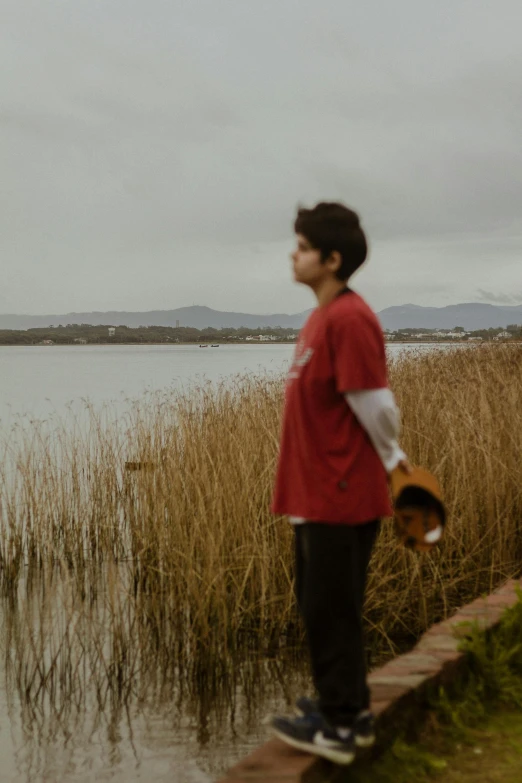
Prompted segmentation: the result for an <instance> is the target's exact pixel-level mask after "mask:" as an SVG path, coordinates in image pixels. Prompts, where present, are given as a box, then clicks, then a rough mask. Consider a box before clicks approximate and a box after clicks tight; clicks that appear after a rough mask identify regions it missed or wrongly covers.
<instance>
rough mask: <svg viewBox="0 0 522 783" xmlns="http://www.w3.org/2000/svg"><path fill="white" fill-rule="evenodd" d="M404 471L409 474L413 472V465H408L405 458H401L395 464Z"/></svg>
mask: <svg viewBox="0 0 522 783" xmlns="http://www.w3.org/2000/svg"><path fill="white" fill-rule="evenodd" d="M397 467H398V468H400V469H401V470H402V471H403V472H404V473H406V474H407V475H408V476H410V475H411V474H412V473H413V467H412V466H411V465H410V463H409V462H408V460H407V459H401V461H400V462H399V463H398V465H397Z"/></svg>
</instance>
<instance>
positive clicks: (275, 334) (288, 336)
mask: <svg viewBox="0 0 522 783" xmlns="http://www.w3.org/2000/svg"><path fill="white" fill-rule="evenodd" d="M109 329H111V332H112V330H114V332H113V333H112V334H110V333H109ZM453 331H458V332H461V333H462V339H464V340H467V339H469V338H470V337H472V338H473V337H475V338H477V337H480V338H482V339H483V340H493V339H494V338H495V337H497V335H499V334H500V333H501V332H506V333H509V335H510V336H511V337H512V338H514V339H518V340H520V339H522V326H520V325H518V324H510V325H508V326H507V327H496V328H493V327H492V328H490V329H477V330H475V331H467V332H465V331H464V329H463V328H462V327H455V329H454V330H453ZM259 336H263V337H265V338H270V339H272V340H275V341H278V342H293V341H294V340H295V338H296V330H295V329H285V328H282V327H275V328H274V327H270V328H269V327H258V328H257V329H249V328H246V327H243V328H239V329H232V328H222V329H214V328H213V327H210V326H209V327H206V328H205V329H195V328H193V327H190V326H178V327H174V326H139V327H137V328H133V327H130V326H116V327H113V326H111V325H109V324H107V325H106V326H105V325H103V326H92V325H91V324H66V325H65V326H63V325H62V324H60V325H58V326H47V327H38V328H33V329H26V330H21V329H0V345H39V344H41V343H45V341H52V342H53V343H54V344H56V345H73V344H75V343H77V342H82V341H86V342H87V343H92V344H100V345H101V344H110V343H119V344H129V343H130V344H146V343H151V344H152V343H167V344H169V343H171V344H176V343H209V342H210V343H212V342H214V343H227V342H240V341H243V340H246V339H247V338H251V339H252V338H259ZM393 339H394V340H395V341H404V342H417V341H419V342H429V341H430V340H440V339H444V330H440V329H439V330H437V329H426V328H423V329H398V330H397V331H396V332H394V333H393Z"/></svg>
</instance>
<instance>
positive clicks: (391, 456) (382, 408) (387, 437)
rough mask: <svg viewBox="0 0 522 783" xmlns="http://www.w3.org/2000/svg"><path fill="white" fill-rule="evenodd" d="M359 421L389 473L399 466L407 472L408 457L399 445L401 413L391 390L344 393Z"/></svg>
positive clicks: (365, 390)
mask: <svg viewBox="0 0 522 783" xmlns="http://www.w3.org/2000/svg"><path fill="white" fill-rule="evenodd" d="M344 396H345V399H346V401H347V403H348V405H349V406H350V408H351V409H352V411H353V413H354V415H355V417H356V418H357V420H358V422H359V424H360V425H361V426H362V427H363V429H365V430H366V432H367V434H368V437H369V438H370V440H371V442H372V444H373V446H374V448H375V450H376V452H377V454H378V455H379V457H380V458H381V462H382V464H383V465H384V468H385V470H386V471H387V473H391V471H392V470H394V469H395V468H396V467H397V466H398V465H401V467H403V468H404V469H405V470H406V471H407V472H409V470H408V468H409V465H408V459H407V457H406V454H405V453H404V451H403V450H402V449H401V448H400V446H399V443H398V437H399V434H400V414H399V409H398V408H397V405H396V404H395V398H394V396H393V392H392V391H391V389H388V388H383V389H364V390H361V391H350V392H346V393H345V395H344Z"/></svg>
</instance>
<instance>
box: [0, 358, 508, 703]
mask: <svg viewBox="0 0 522 783" xmlns="http://www.w3.org/2000/svg"><path fill="white" fill-rule="evenodd" d="M391 381H392V385H393V388H394V390H395V392H396V395H397V398H398V401H399V404H400V406H401V409H402V414H403V427H404V434H403V445H404V447H405V449H406V451H407V452H408V454H409V456H410V458H411V460H412V461H413V462H415V463H419V464H422V465H424V466H426V467H428V468H429V469H431V470H433V471H434V472H435V473H436V474H437V475H438V477H439V478H440V480H441V483H442V486H443V488H444V493H445V497H446V502H447V506H448V510H449V525H448V532H447V536H446V539H445V542H444V545H443V546H442V547H441V549H440V550H438V551H436V552H435V553H433V554H431V555H427V556H422V557H418V556H416V555H413V554H411V553H409V552H407V551H406V550H404V549H402V548H400V547H399V546H398V545H397V544H396V543H395V539H394V535H393V530H392V526H391V525H390V524H385V526H384V530H383V533H382V535H381V537H380V540H379V544H378V547H377V550H376V553H375V557H374V560H373V571H372V575H371V578H370V582H369V587H368V605H367V620H368V627H369V630H370V637H369V638H370V642H371V646H372V647H373V648H375V649H379V650H381V651H382V649H383V648H386V647H387V648H388V649H389V650H393V649H395V647H396V645H397V644H402V643H404V641H405V640H408V639H412V638H414V637H415V636H416V635H418V634H419V633H420V632H421V631H422V630H423V629H424V628H425V627H426V626H427V625H429V624H431V623H432V622H433V621H434V620H436V619H438V618H439V617H441V616H443V615H445V614H448V613H451V612H452V611H453V610H454V608H455V607H456V606H457V605H458V604H460V603H462V602H464V601H466V600H467V599H468V598H471V597H473V596H475V595H477V594H478V593H480V592H483V591H488V590H489V589H490V588H491V587H492V586H493V585H494V584H496V583H497V582H498V581H499V580H501V579H503V578H504V577H506V576H509V575H511V574H513V573H515V572H518V571H519V570H520V566H519V563H520V561H521V559H522V536H521V533H520V519H521V518H522V484H521V482H520V455H521V453H522V405H521V404H520V391H519V390H520V389H521V388H522V350H521V349H520V348H519V347H518V346H517V345H514V346H513V345H499V346H494V347H491V348H490V347H482V346H481V347H476V348H473V349H469V350H468V349H461V350H454V351H450V352H433V353H429V354H423V355H418V356H416V357H412V356H406V357H404V358H402V359H400V360H398V361H396V362H395V363H394V365H393V367H392V370H391ZM281 392H282V382H281V381H280V380H274V379H270V378H267V377H252V376H250V377H246V378H239V379H237V380H236V381H235V383H234V384H232V385H230V384H222V385H220V386H218V387H215V386H212V387H211V386H210V385H208V386H205V385H203V386H200V387H199V388H195V389H193V390H191V392H190V393H188V392H187V393H177V392H168V393H164V394H162V395H154V396H152V397H148V398H146V399H144V400H142V401H141V402H137V403H135V404H134V405H133V406H132V407H131V410H130V412H129V414H128V415H127V416H126V418H125V419H124V420H123V421H121V420H120V421H119V422H118V423H115V422H114V421H112V422H111V420H110V417H109V418H107V417H106V416H105V415H102V414H99V413H96V412H95V411H94V410H92V409H90V408H87V411H86V412H87V416H86V417H85V416H83V417H79V418H77V419H76V420H74V421H73V420H72V419H69V420H68V421H65V420H64V421H63V422H61V423H60V422H57V421H55V422H53V423H52V424H51V425H49V424H38V423H34V424H33V425H32V426H30V427H26V428H25V430H24V432H23V433H22V432H18V433H16V434H15V435H16V436H15V435H13V436H12V437H10V438H9V439H7V441H6V442H5V444H4V446H3V448H4V455H3V459H2V461H1V463H0V464H1V465H2V467H0V565H1V570H0V580H1V587H2V591H3V595H4V596H5V598H4V602H5V604H6V607H10V610H9V611H8V612H6V614H5V616H6V618H7V619H6V627H5V629H6V631H7V634H8V635H7V640H6V644H7V649H8V658H9V659H10V662H11V663H10V666H11V673H12V675H13V678H14V679H15V681H16V684H17V686H18V691H19V692H20V693H22V694H24V697H25V699H26V702H27V703H31V704H33V705H34V704H36V703H38V699H43V698H46V699H50V701H51V703H52V704H53V705H54V707H53V709H55V711H56V713H57V714H58V715H60V714H61V712H60V710H61V709H63V705H64V703H65V701H64V699H65V696H67V698H68V699H69V700H73V701H74V699H76V701H77V702H78V700H79V702H78V703H80V702H81V701H82V699H83V696H82V693H83V689H85V688H86V687H87V685H86V683H87V682H89V680H90V687H91V690H92V691H93V692H94V693H95V699H96V702H97V704H98V706H99V707H100V708H103V706H104V705H105V704H106V703H107V700H110V699H112V698H114V697H118V698H121V697H124V698H127V697H128V696H130V695H132V694H134V695H136V696H137V697H138V698H139V697H140V688H142V687H145V686H144V685H143V683H144V682H145V679H144V675H145V673H146V674H147V678H146V681H147V683H148V685H147V687H148V688H151V687H154V688H156V687H158V688H160V690H161V687H163V686H161V684H158V681H157V677H158V671H160V674H161V676H160V680H161V682H165V681H167V680H170V681H173V680H176V681H178V682H179V681H181V680H185V681H187V682H188V681H191V680H194V679H195V680H198V678H199V679H200V680H201V678H206V680H205V681H208V680H209V678H210V681H212V682H214V684H215V682H216V681H219V680H220V678H221V680H222V681H223V682H225V680H226V671H227V666H229V665H230V664H229V663H226V662H227V661H229V662H230V661H231V660H233V658H234V655H232V654H233V653H244V652H245V651H248V650H250V651H252V650H253V651H255V652H256V653H257V654H259V652H261V653H262V654H269V653H270V652H271V651H273V650H274V649H276V648H277V646H278V645H279V644H280V642H281V640H283V642H284V641H285V640H287V639H292V638H294V639H295V635H296V633H299V631H298V630H297V629H298V626H296V613H295V607H294V601H293V593H292V551H291V550H292V535H291V530H290V529H289V526H288V525H287V524H286V523H285V522H284V521H282V520H280V519H274V518H272V517H271V515H270V513H269V510H268V508H269V498H270V492H271V484H272V477H273V471H274V465H275V459H276V453H277V441H278V428H279V419H280V413H281V398H282V395H281ZM85 422H87V425H86V423H85ZM126 461H142V462H150V463H153V464H154V465H155V466H156V467H155V468H154V469H151V470H141V471H136V472H129V471H125V469H124V464H125V462H126ZM209 661H210V662H211V666H210V669H209V666H208V664H209ZM140 678H141V680H140ZM155 678H156V680H155ZM140 682H141V685H140V684H139V683H140ZM60 705H61V706H60Z"/></svg>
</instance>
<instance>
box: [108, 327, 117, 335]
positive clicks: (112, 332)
mask: <svg viewBox="0 0 522 783" xmlns="http://www.w3.org/2000/svg"><path fill="white" fill-rule="evenodd" d="M115 334H116V328H115V327H114V326H109V337H114V335H115Z"/></svg>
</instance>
